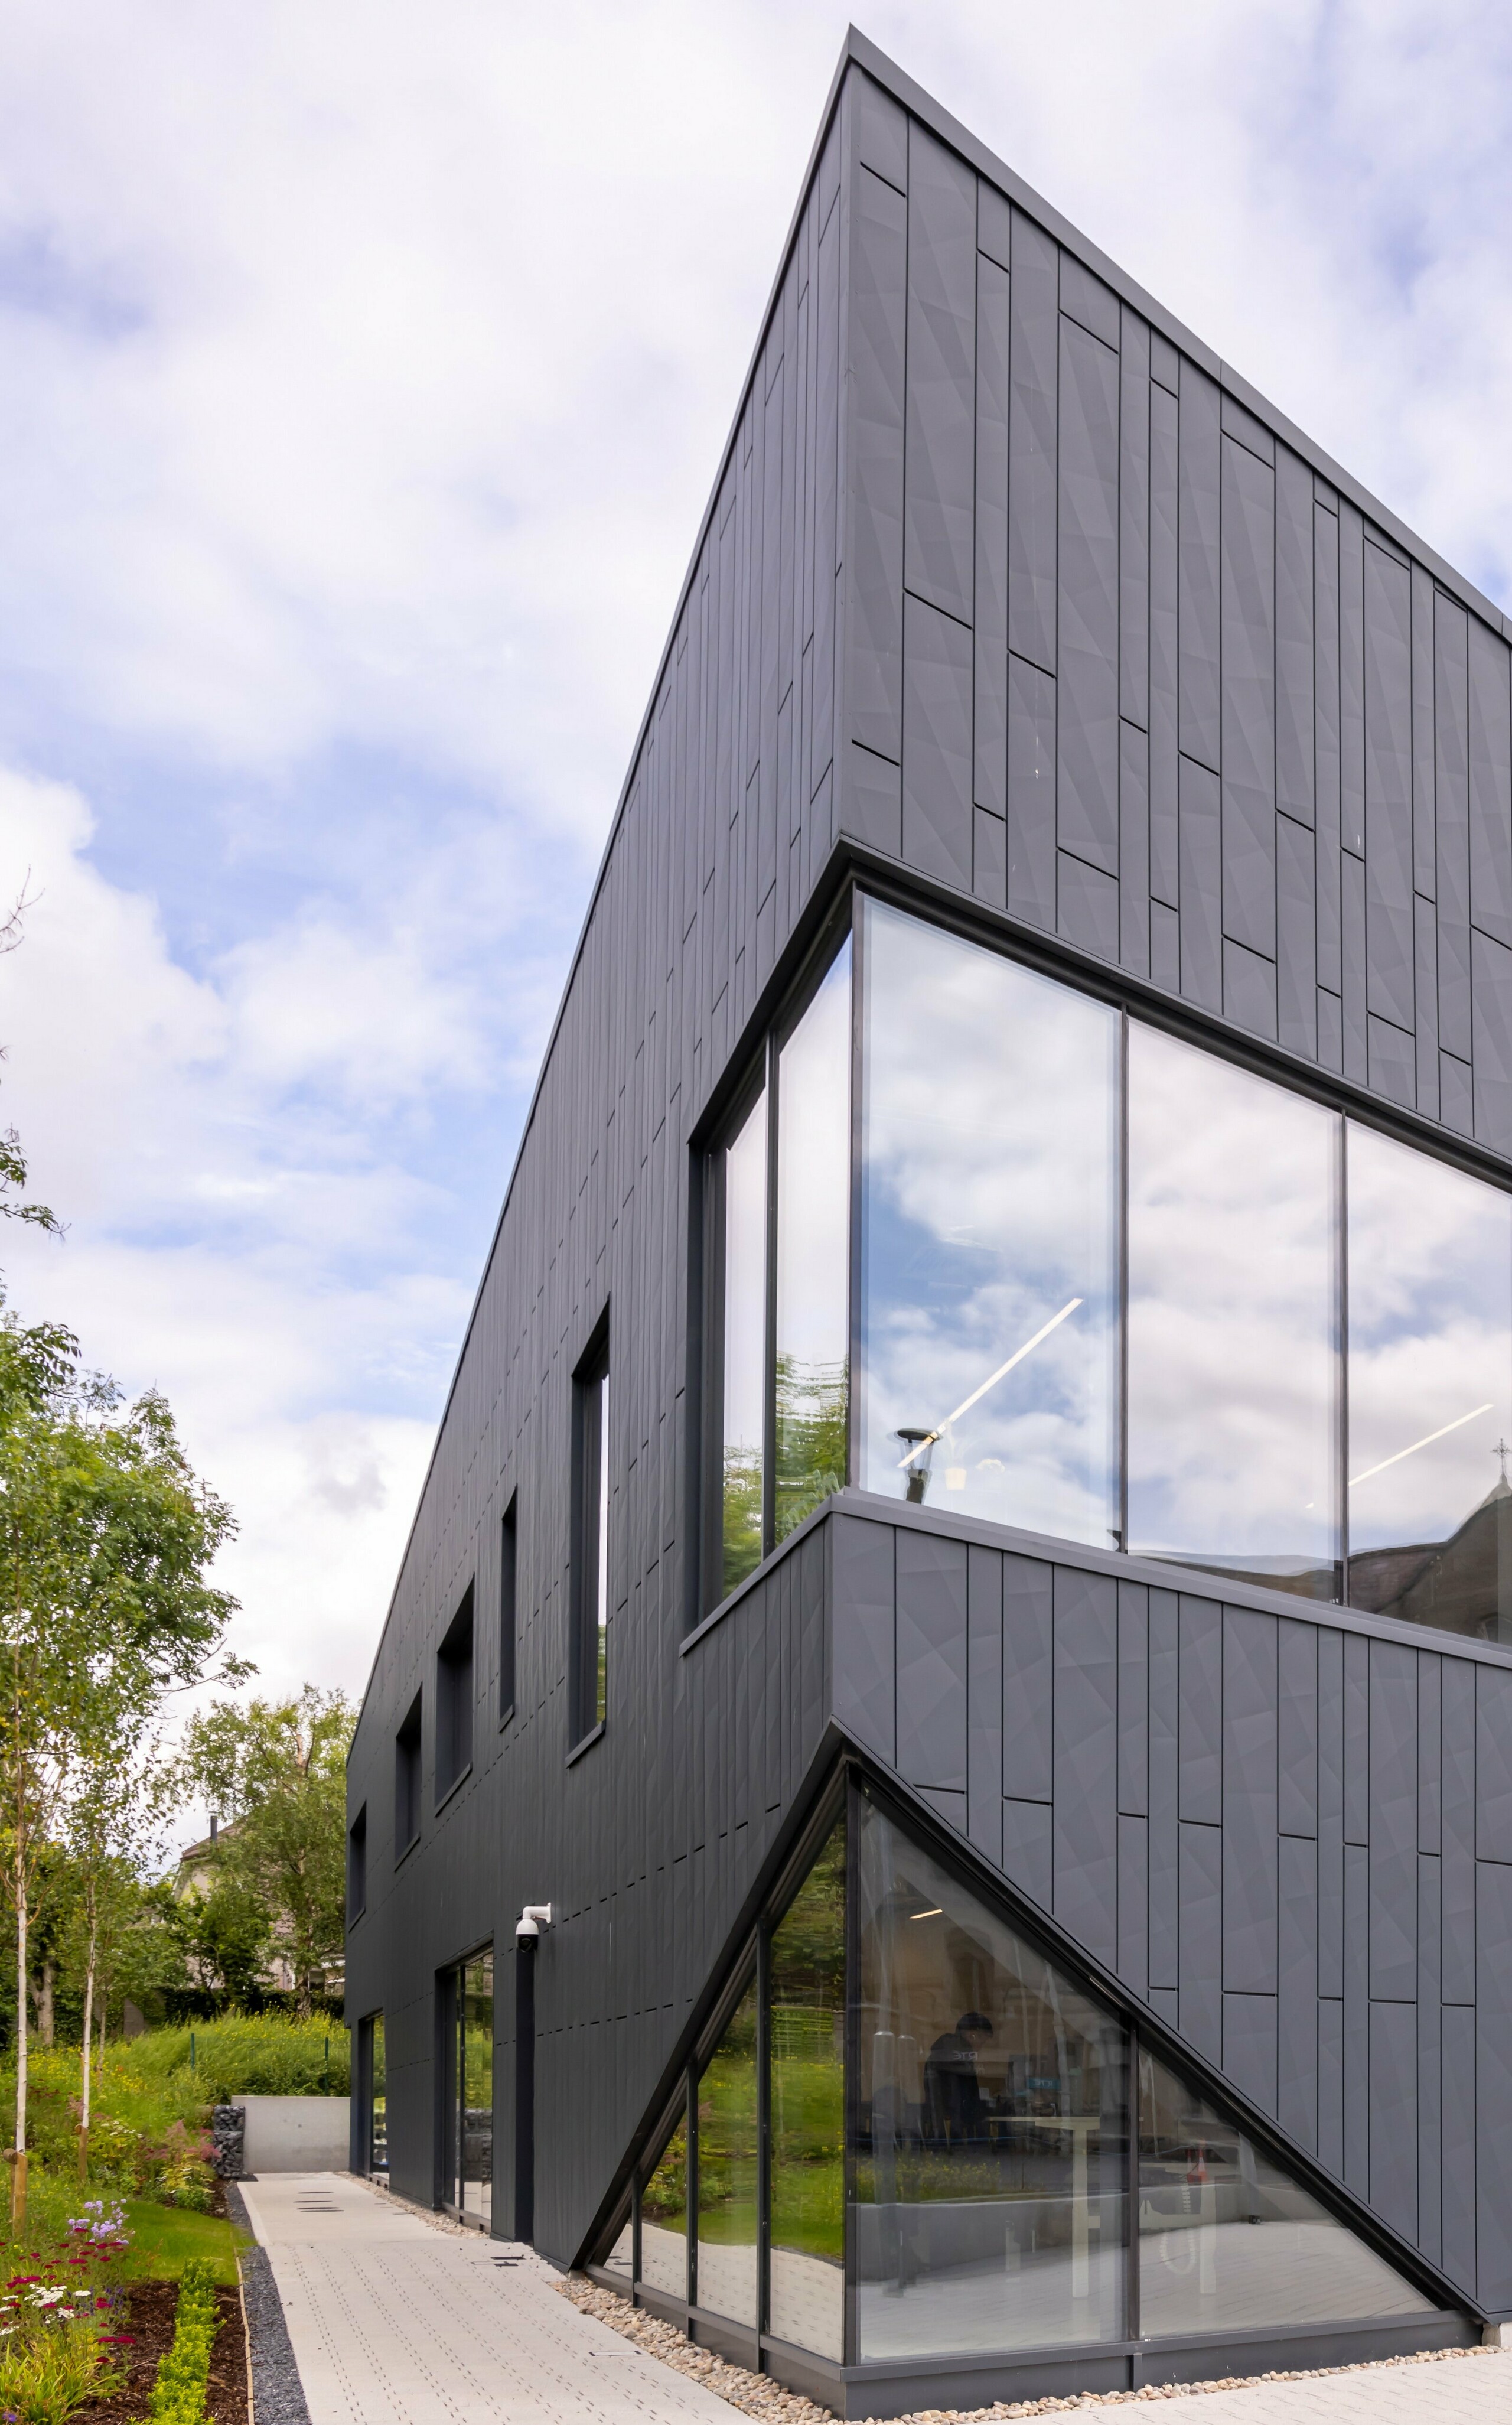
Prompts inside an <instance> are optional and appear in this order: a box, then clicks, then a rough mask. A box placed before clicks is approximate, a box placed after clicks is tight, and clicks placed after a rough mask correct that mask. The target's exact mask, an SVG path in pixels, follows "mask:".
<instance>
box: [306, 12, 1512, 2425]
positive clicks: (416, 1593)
mask: <svg viewBox="0 0 1512 2425" xmlns="http://www.w3.org/2000/svg"><path fill="white" fill-rule="evenodd" d="M1509 636H1512V625H1509V623H1508V622H1507V621H1506V619H1505V618H1503V616H1502V615H1501V614H1500V613H1499V612H1498V610H1497V609H1496V608H1495V607H1494V606H1493V605H1492V604H1490V602H1488V600H1486V599H1485V598H1483V597H1481V596H1479V595H1478V594H1477V592H1476V591H1475V590H1474V589H1473V588H1472V587H1471V586H1470V585H1469V584H1468V583H1467V582H1466V581H1464V580H1463V579H1462V578H1461V577H1460V576H1459V575H1458V574H1457V573H1456V572H1455V571H1454V570H1452V568H1451V567H1450V566H1448V565H1447V564H1444V563H1442V562H1440V560H1439V559H1438V558H1437V557H1436V556H1435V555H1434V554H1433V553H1432V551H1431V550H1429V549H1427V548H1425V547H1424V545H1423V544H1422V543H1421V542H1420V541H1419V540H1417V539H1416V538H1413V537H1412V535H1411V534H1410V532H1408V531H1407V530H1406V529H1404V528H1403V526H1402V525H1401V523H1400V522H1397V520H1396V519H1395V517H1394V516H1393V515H1392V514H1391V513H1390V512H1389V511H1388V510H1387V509H1386V507H1385V506H1381V505H1379V504H1377V503H1375V501H1374V500H1373V499H1372V498H1371V497H1369V496H1368V495H1366V494H1365V493H1364V491H1363V490H1361V489H1360V487H1359V484H1358V483H1357V482H1356V481H1354V480H1352V479H1351V478H1350V477H1349V476H1348V474H1346V473H1344V472H1343V471H1342V470H1341V469H1340V468H1339V467H1338V466H1337V465H1336V464H1334V463H1332V462H1330V461H1329V460H1327V458H1326V457H1325V456H1324V455H1323V454H1322V453H1321V452H1320V450H1319V449H1318V448H1317V447H1316V446H1315V445H1313V444H1312V443H1311V441H1310V440H1309V439H1308V438H1306V437H1305V436H1304V435H1303V434H1302V433H1301V431H1299V430H1297V429H1295V428H1294V427H1293V426H1291V425H1290V424H1289V423H1288V422H1287V421H1286V420H1285V418H1284V417H1283V416H1282V415H1281V414H1279V413H1278V412H1277V411H1276V410H1274V409H1273V408H1272V407H1271V406H1270V405H1269V404H1267V403H1266V401H1265V399H1264V398H1263V396H1261V395H1259V394H1257V393H1255V392H1254V391H1253V390H1252V389H1251V388H1249V387H1248V386H1247V384H1246V383H1245V381H1244V380H1243V379H1242V378H1241V377H1238V376H1237V375H1236V374H1235V373H1234V372H1232V371H1231V370H1230V369H1229V368H1228V367H1227V365H1226V364H1225V363H1223V362H1221V361H1218V360H1217V359H1216V358H1215V357H1214V354H1213V353H1212V352H1211V351H1210V350H1209V349H1208V348H1207V347H1206V346H1205V345H1202V344H1201V343H1200V342H1199V340H1198V339H1197V338H1196V337H1194V336H1193V335H1191V334H1190V332H1189V331H1187V330H1186V329H1182V328H1181V327H1179V326H1178V325H1177V324H1176V322H1175V321H1173V320H1172V318H1171V317H1170V315H1169V313H1166V312H1165V311H1164V310H1163V309H1162V308H1161V306H1160V305H1159V304H1158V303H1156V302H1154V301H1153V300H1152V299H1151V297H1149V296H1148V295H1145V294H1143V293H1142V292H1141V291H1140V290H1139V289H1138V288H1137V287H1136V286H1135V285H1134V283H1133V282H1132V281H1130V280H1129V279H1128V278H1126V277H1125V276H1124V275H1123V274H1122V273H1121V272H1120V271H1119V270H1118V268H1117V267H1116V266H1115V265H1114V264H1113V263H1111V262H1110V261H1108V260H1106V259H1105V258H1103V256H1102V254H1101V253H1099V252H1098V251H1097V250H1096V249H1095V248H1094V247H1092V246H1091V245H1089V244H1088V243H1086V240H1085V239H1084V238H1083V237H1081V236H1080V235H1078V234H1077V233H1076V231H1075V230H1074V229H1073V228H1070V227H1069V226H1068V225H1067V224H1066V223H1065V221H1064V220H1062V219H1061V218H1060V217H1058V216H1057V215H1056V213H1055V212H1054V210H1052V209H1051V208H1050V207H1049V205H1048V204H1046V203H1045V202H1043V201H1040V200H1039V199H1038V198H1037V196H1036V195H1034V194H1033V193H1031V192H1029V191H1028V190H1027V189H1026V188H1025V186H1024V185H1022V183H1021V180H1020V179H1018V178H1017V177H1016V176H1015V175H1014V174H1013V173H1012V171H1011V170H1010V169H1007V168H1005V166H1004V165H1003V164H1002V163H1001V162H1000V161H998V160H996V159H994V158H993V157H992V156H991V154H990V153H989V152H987V151H986V150H985V149H984V147H983V146H982V145H981V144H980V143H979V142H977V141H976V140H975V139H974V138H973V137H972V136H971V135H970V134H968V133H967V131H966V130H965V129H964V128H963V127H961V126H959V125H957V123H956V122H955V121H954V120H951V119H950V118H948V117H947V116H946V115H945V113H944V112H943V111H942V110H941V109H940V108H938V107H937V106H936V105H935V104H934V103H933V102H931V101H930V100H929V98H928V97H927V96H926V95H925V93H923V92H921V91H920V90H919V89H918V88H917V87H916V86H914V85H913V84H911V83H910V82H909V79H908V77H907V76H905V75H903V74H901V73H900V72H898V71H897V70H896V69H895V68H894V67H893V66H892V65H891V64H890V63H889V61H888V60H886V59H885V58H883V57H882V56H880V55H879V54H878V53H877V51H876V50H874V49H873V47H872V46H871V45H870V44H869V43H868V42H866V41H865V40H862V39H861V37H860V36H857V35H855V34H852V35H851V36H850V37H849V38H848V40H847V42H846V44H845V48H844V55H843V57H842V60H841V64H840V68H839V71H838V73H837V76H836V79H835V84H834V88H833V90H832V93H831V95H830V99H829V103H828V107H827V109H826V111H825V115H824V120H823V123H822V127H821V130H820V135H819V138H818V141H817V143H816V145H815V148H814V153H813V157H812V166H811V169H810V173H809V176H808V180H807V182H806V185H805V186H804V190H803V194H802V197H801V200H800V201H799V203H798V207H797V211H796V216H795V217H794V220H793V225H792V230H791V233H790V236H789V239H788V243H787V247H786V249H785V251H784V253H783V256H782V261H781V264H780V269H779V273H778V277H777V282H776V285H775V287H774V289H773V293H772V298H771V302H770V305H769V307H768V310H767V313H766V317H765V320H764V324H763V327H762V330H761V335H760V341H759V343H758V345H757V347H756V353H755V359H754V361H753V363H752V366H751V369H750V373H749V376H748V380H747V384H746V388H745V391H744V393H743V394H742V396H741V399H740V405H739V410H738V412H737V414H736V418H735V424H734V428H733V432H732V436H731V439H730V442H729V446H728V449H727V451H726V454H725V457H724V458H723V461H722V463H721V465H720V467H719V473H718V477H717V479H716V484H715V490H714V495H713V499H712V501H711V503H710V506H709V509H708V513H707V516H706V518H705V521H704V523H703V526H702V528H701V530H700V534H699V537H698V541H697V545H696V547H695V549H694V554H693V560H692V565H691V568H690V570H689V572H688V575H687V580H686V584H685V586H684V591H683V594H682V596H681V599H680V600H679V602H678V606H677V612H676V616H675V618H674V621H673V625H672V630H671V634H670V637H669V638H668V644H667V650H666V654H665V657H664V658H663V660H662V664H661V666H660V670H659V672H658V674H657V678H656V683H655V687H654V691H653V693H652V696H651V703H650V706H649V708H648V710H647V713H646V718H645V722H644V725H643V727H642V729H641V731H640V735H639V738H638V741H637V743H636V746H635V754H634V758H633V761H632V764H631V768H630V773H629V777H628V779H627V781H626V784H625V788H624V793H623V796H622V798H621V800H620V803H619V811H618V813H617V816H616V818H615V822H614V826H613V829H612V832H611V835H610V839H609V843H608V847H607V850H606V853H605V856H604V859H603V868H602V871H601V873H600V875H599V879H598V883H597V886H596V889H595V891H594V894H593V898H592V902H591V906H590V907H589V911H588V916H587V924H586V926H585V928H584V931H583V936H582V939H581V942H580V944H579V947H578V951H577V955H576V958H575V960H574V962H573V965H572V970H571V978H570V981H569V984H568V988H567V992H566V995H565V997H564V999H563V1002H562V1005H561V1009H560V1012H559V1015H558V1018H557V1021H556V1025H555V1030H554V1032H553V1035H552V1038H551V1042H550V1046H549V1048H548V1051H547V1054H546V1059H545V1064H544V1067H543V1069H542V1072H541V1076H540V1081H539V1088H538V1091H537V1094H536V1097H535V1100H534V1103H533V1106H532V1109H531V1112H530V1115H529V1119H528V1122H527V1126H526V1130H525V1134H524V1139H523V1144H522V1147H521V1149H520V1155H519V1160H518V1163H517V1165H516V1167H515V1171H514V1175H513V1178H512V1180H511V1181H510V1185H509V1192H508V1196H507V1201H506V1204H505V1209H504V1213H503V1216H502V1218H501V1221H500V1224H499V1229H498V1233H497V1236H496V1239H495V1241H494V1245H493V1247H492V1250H491V1255H490V1258H489V1262H488V1268H487V1271H486V1273H485V1276H484V1279H483V1283H482V1287H481V1290H480V1292H479V1294H478V1298H477V1302H476V1307H475V1312H474V1315H473V1318H472V1322H471V1325H470V1328H469V1331H468V1335H467V1340H466V1343H465V1346H464V1348H463V1351H462V1355H461V1359H460V1363H459V1365H458V1372H457V1375H456V1379H455V1382H454V1385H453V1388H452V1392H451V1397H450V1400H449V1403H448V1405H447V1408H446V1413H445V1419H444V1421H443V1423H442V1429H441V1435H440V1438H439V1440H438V1443H437V1447H436V1452H435V1456H434V1461H433V1463H432V1466H431V1469H430V1472H429V1475H428V1478H427V1480H426V1486H425V1491H424V1495H423V1498H422V1500H421V1503H420V1508H419V1512H418V1514H417V1517H416V1518H415V1524H414V1530H413V1533H412V1535H411V1537H410V1544H409V1547H408V1550H407V1551H406V1554H405V1558H404V1564H403V1568H402V1572H401V1574H400V1578H399V1582H398V1586H397V1590H396V1592H395V1595H394V1603H393V1607H392V1609H391V1611H390V1614H389V1618H388V1622H387V1625H386V1627H385V1630H384V1632H383V1636H382V1641H381V1644H380V1646H379V1648H378V1656H377V1661H376V1664H375V1666H374V1670H373V1675H372V1679H371V1682H370V1684H369V1686H368V1691H367V1696H366V1700H365V1703H364V1706H363V1710H362V1720H361V1723H360V1725H359V1727H358V1730H357V1736H356V1742H355V1744H354V1747H353V1751H352V1755H351V1763H350V1826H351V1904H352V1913H351V1926H350V1933H349V1940H348V1967H347V1979H348V2005H349V2011H350V2013H351V2015H353V2018H354V2020H355V2021H356V2022H357V2023H358V2026H359V2030H360V2037H361V2044H362V2064H361V2065H360V2074H361V2077H362V2084H363V2093H362V2095H361V2096H359V2097H358V2098H357V2099H356V2100H354V2102H355V2107H356V2111H357V2113H358V2117H359V2118H358V2128H357V2140H356V2144H355V2146H354V2161H355V2162H357V2163H358V2164H359V2165H362V2164H366V2163H369V2162H371V2161H378V2160H386V2161H387V2163H388V2164H389V2165H390V2166H391V2167H392V2179H393V2182H394V2187H395V2188H396V2189H397V2190H400V2191H402V2192H404V2193H406V2194H407V2195H410V2196H411V2197H415V2198H419V2199H422V2200H426V2201H435V2202H437V2203H439V2204H441V2205H443V2206H447V2207H450V2208H453V2209H454V2210H455V2211H457V2212H458V2213H459V2214H461V2215H462V2216H463V2217H464V2218H467V2219H471V2220H475V2221H476V2222H478V2223H480V2224H482V2225H483V2226H484V2227H485V2228H489V2229H491V2230H492V2231H494V2232H495V2233H497V2234H500V2235H503V2236H520V2237H531V2238H533V2239H534V2240H535V2243H536V2245H537V2246H538V2247H539V2249H541V2250H542V2251H544V2252H545V2254H546V2255H547V2256H550V2257H551V2258H552V2259H553V2260H554V2261H555V2262H557V2263H560V2264H562V2265H582V2266H587V2267H588V2268H589V2269H591V2270H593V2271H594V2272H596V2273H597V2275H598V2277H599V2278H600V2279H601V2280H603V2281H604V2282H608V2283H611V2284H613V2285H615V2286H616V2287H617V2288H619V2289H621V2290H622V2291H623V2292H624V2294H625V2296H626V2297H627V2298H628V2297H634V2298H636V2299H638V2300H640V2301H642V2302H643V2303H644V2304H645V2305H647V2306H649V2307H651V2308H654V2309H655V2310H656V2311H657V2312H658V2313H659V2314H662V2315H665V2316H668V2317H672V2318H674V2319H676V2320H677V2321H680V2322H685V2323H686V2324H687V2326H688V2328H689V2330H690V2331H691V2332H692V2333H693V2334H694V2335H695V2336H696V2337H698V2338H699V2339H700V2340H702V2341H707V2342H710V2343H712V2344H714V2345H716V2346H717V2347H718V2348H720V2349H722V2350H724V2351H726V2352H727V2353H729V2354H731V2355H732V2356H733V2357H735V2358H737V2359H740V2360H742V2361H743V2362H745V2363H747V2364H749V2365H752V2366H760V2367H763V2368H765V2369H769V2370H770V2371H771V2372H772V2373H773V2374H774V2375H775V2376H778V2377H780V2379H781V2380H782V2381H783V2382H785V2383H788V2384H791V2385H796V2386H799V2387H802V2388H804V2389H807V2390H809V2391H811V2392H812V2393H813V2394H814V2395H815V2396H816V2397H817V2398H819V2399H821V2400H823V2401H827V2402H828V2404H829V2405H830V2406H831V2407H833V2408H834V2409H836V2410H837V2411H838V2412H840V2413H841V2414H843V2415H846V2414H848V2415H853V2416H856V2415H859V2416H874V2417H875V2416H888V2415H899V2414H903V2413H906V2412H908V2411H910V2410H912V2409H915V2408H918V2407H921V2406H925V2405H929V2406H934V2405H939V2404H941V2403H949V2404H951V2405H966V2406H969V2405H975V2404H979V2403H982V2402H985V2401H989V2400H992V2399H994V2398H999V2397H1005V2396H1022V2395H1025V2394H1028V2393H1032V2392H1034V2393H1037V2392H1041V2391H1052V2390H1070V2389H1072V2388H1075V2387H1078V2386H1083V2387H1099V2386H1102V2387H1107V2386H1117V2385H1128V2384H1137V2383H1142V2382H1151V2381H1161V2380H1177V2379H1191V2378H1199V2377H1207V2376H1212V2375H1214V2374H1220V2373H1221V2374H1231V2373H1236V2372H1245V2371H1248V2370H1254V2369H1263V2368H1278V2367H1299V2366H1309V2365H1317V2364H1327V2363H1333V2362H1336V2361H1342V2360H1344V2359H1346V2358H1351V2357H1357V2356H1367V2355H1373V2354H1375V2355H1378V2354H1382V2353H1391V2352H1398V2351H1407V2350H1415V2349H1422V2348H1428V2347H1433V2346H1438V2345H1440V2344H1449V2343H1461V2342H1467V2341H1470V2340H1472V2339H1476V2338H1478V2337H1481V2336H1482V2334H1483V2332H1484V2330H1485V2329H1486V2327H1487V2325H1488V2323H1489V2324H1492V2325H1494V2324H1496V2323H1497V2321H1498V2320H1500V2319H1504V2318H1506V2317H1508V2316H1509V2315H1512V1529H1509V1528H1512V1491H1509V1489H1508V1486H1507V1480H1506V1476H1505V1471H1504V1465H1503V1462H1502V1460H1504V1458H1505V1456H1506V1455H1507V1454H1508V1453H1509V1452H1508V1450H1507V1448H1506V1446H1505V1442H1506V1441H1507V1439H1508V1437H1509V1435H1512V738H1509V734H1512V718H1509V672H1508V668H1509V648H1508V639H1509ZM548 1905H549V1907H550V1909H549V1916H547V1915H546V1914H545V1912H544V1910H543V1908H542V1909H539V1910H538V1909H536V1907H544V1906H548ZM527 1907H530V1908H531V1909H532V1910H534V1911H535V1912H536V1916H534V1917H528V1918H525V1919H524V1920H523V1926H524V1930H525V1934H524V1935H523V1936H521V1935H518V1933H517V1932H518V1927H519V1925H520V1924H521V1922H522V1915H523V1914H525V1913H526V1911H527ZM375 2108H376V2109H377V2120H378V2127H379V2129H380V2131H381V2132H382V2133H383V2134H384V2136H385V2144H384V2146H383V2147H382V2148H381V2149H380V2150H379V2151H378V2155H377V2156H375V2154H374V2150H373V2148H372V2145H371V2142H370V2135H369V2134H370V2129H371V2128H372V2124H373V2120H374V2109H375Z"/></svg>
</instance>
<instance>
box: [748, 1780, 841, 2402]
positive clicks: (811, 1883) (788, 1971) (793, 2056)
mask: <svg viewBox="0 0 1512 2425" xmlns="http://www.w3.org/2000/svg"><path fill="white" fill-rule="evenodd" d="M771 1999H772V2004H771V2024H770V2029H769V2032H768V2044H769V2047H770V2055H769V2065H770V2069H769V2087H768V2095H769V2097H770V2100H771V2108H770V2110H771V2125H770V2129H769V2132H768V2149H769V2157H768V2160H769V2162H770V2165H771V2176H770V2185H769V2190H768V2197H769V2201H770V2212H771V2256H770V2283H769V2288H768V2291H767V2303H768V2322H769V2329H770V2330H771V2331H772V2332H773V2333H775V2334H776V2336H777V2337H778V2339H779V2340H784V2341H794V2342H796V2345H797V2346H798V2348H799V2349H810V2350H814V2351H816V2352H817V2353H818V2354H819V2356H820V2357H833V2358H840V2357H844V2349H845V2158H844V2147H845V1824H844V1820H841V1821H840V1822H839V1823H838V1824H837V1825H836V1827H835V1829H834V1832H833V1834H832V1835H831V1836H830V1837H829V1839H828V1842H827V1843H826V1845H825V1847H824V1850H823V1851H822V1852H821V1853H820V1855H819V1857H818V1859H817V1860H816V1861H815V1862H814V1864H813V1867H812V1870H811V1871H809V1874H808V1876H807V1877H806V1878H805V1879H804V1881H803V1884H802V1885H801V1886H800V1887H799V1888H798V1890H797V1893H796V1895H795V1896H794V1898H793V1900H792V1902H791V1903H789V1905H788V1907H787V1909H786V1911H785V1912H784V1913H783V1915H782V1917H781V1919H780V1920H779V1921H778V1923H777V1926H776V1927H775V1928H774V1929H773V1931H772V1951H771Z"/></svg>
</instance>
